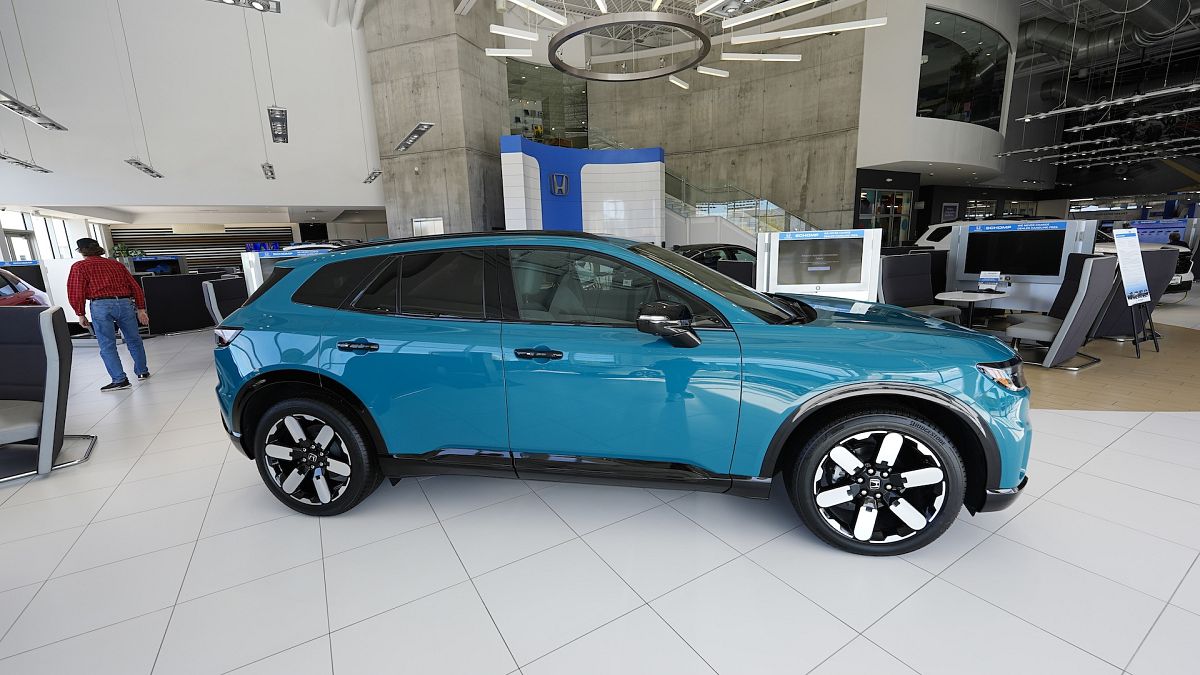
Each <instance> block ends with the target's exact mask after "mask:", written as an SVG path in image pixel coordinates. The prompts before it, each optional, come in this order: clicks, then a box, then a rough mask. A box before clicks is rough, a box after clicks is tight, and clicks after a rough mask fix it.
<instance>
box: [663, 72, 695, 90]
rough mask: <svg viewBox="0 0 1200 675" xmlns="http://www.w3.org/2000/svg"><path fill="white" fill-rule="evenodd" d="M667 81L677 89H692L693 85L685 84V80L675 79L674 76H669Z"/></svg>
mask: <svg viewBox="0 0 1200 675" xmlns="http://www.w3.org/2000/svg"><path fill="white" fill-rule="evenodd" d="M667 79H668V80H670V81H671V84H673V85H675V86H676V87H679V88H680V89H691V88H692V85H690V84H688V83H687V82H684V81H683V80H681V79H679V78H678V77H675V76H674V75H668V76H667Z"/></svg>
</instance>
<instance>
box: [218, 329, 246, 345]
mask: <svg viewBox="0 0 1200 675" xmlns="http://www.w3.org/2000/svg"><path fill="white" fill-rule="evenodd" d="M241 334H242V329H241V328H234V327H233V326H217V327H216V328H214V329H213V337H214V338H216V340H217V347H228V346H229V343H230V342H233V339H234V338H235V337H237V336H239V335H241Z"/></svg>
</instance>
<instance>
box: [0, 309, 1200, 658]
mask: <svg viewBox="0 0 1200 675" xmlns="http://www.w3.org/2000/svg"><path fill="white" fill-rule="evenodd" d="M146 345H147V350H148V351H149V352H150V359H151V364H152V368H153V369H154V370H155V377H154V378H153V379H151V380H149V381H147V382H139V383H137V384H136V385H135V386H134V388H133V389H131V390H128V391H123V392H116V393H112V394H103V395H102V394H99V393H98V392H96V391H95V389H96V388H97V387H99V386H100V385H101V384H103V383H104V382H105V381H106V376H105V374H104V370H103V367H102V366H101V365H100V363H99V359H98V357H97V355H96V354H95V353H94V351H91V352H89V351H87V350H86V348H80V353H79V354H78V355H77V358H76V367H75V371H74V372H73V374H72V387H73V389H72V392H73V393H72V395H71V398H70V406H71V407H70V408H69V411H70V422H69V424H70V425H74V426H73V427H72V429H73V430H76V431H80V432H88V431H89V429H90V432H91V433H96V434H99V435H100V436H101V439H100V442H99V443H98V445H97V448H96V450H95V452H94V455H93V458H92V460H91V461H90V462H88V463H86V464H83V465H80V466H77V467H73V468H71V469H67V470H64V471H62V472H56V473H55V474H53V475H52V476H50V477H48V478H43V479H38V480H33V481H25V482H21V483H16V484H5V485H0V675H10V674H13V675H15V674H20V675H26V674H37V673H64V672H87V673H89V674H91V673H96V674H100V675H103V674H105V673H113V674H119V675H139V674H141V675H149V674H150V673H156V674H159V675H163V674H166V675H173V674H175V673H213V674H216V673H225V672H236V673H240V674H242V675H271V674H279V673H289V674H299V675H332V674H333V673H340V674H343V675H344V674H347V673H349V674H357V673H374V672H395V671H397V670H398V669H399V670H401V671H402V672H412V673H422V674H423V675H424V674H437V675H440V674H443V673H446V674H462V675H490V674H494V675H511V674H512V673H523V674H524V675H563V674H570V675H601V674H606V673H620V674H621V675H629V674H637V673H647V674H649V673H653V674H654V675H685V674H686V675H691V674H696V673H707V674H712V673H718V674H720V675H732V674H738V673H764V672H789V673H791V672H795V673H808V672H811V673H820V674H823V675H840V674H843V673H858V672H862V671H863V670H865V669H876V668H879V667H883V668H886V669H888V670H889V671H890V672H901V673H903V672H918V673H930V674H935V673H954V674H956V675H957V674H959V673H989V672H996V673H1004V674H1005V675H1008V673H1011V672H1013V669H1014V663H1015V662H1014V661H1013V660H1012V659H1009V658H992V657H991V656H990V655H992V654H995V653H997V646H998V645H1002V646H1003V649H1004V653H1006V654H1011V655H1013V658H1014V659H1019V670H1020V672H1023V673H1026V672H1027V673H1039V672H1045V673H1064V672H1071V673H1122V672H1123V671H1124V672H1128V673H1133V674H1134V675H1150V674H1154V673H1161V672H1182V670H1180V669H1181V668H1183V669H1184V670H1186V665H1187V664H1190V663H1191V662H1192V661H1193V660H1194V659H1193V657H1192V655H1191V653H1192V648H1191V647H1192V642H1193V641H1194V636H1195V634H1196V632H1197V631H1200V564H1198V563H1197V557H1198V556H1200V500H1197V498H1196V496H1195V495H1194V494H1193V493H1192V492H1190V491H1189V488H1188V487H1187V486H1188V485H1190V484H1192V483H1194V482H1196V480H1200V440H1198V439H1200V413H1196V412H1192V413H1187V412H1182V413H1153V414H1151V413H1149V412H1116V413H1109V412H1094V411H1077V410H1038V411H1036V412H1035V413H1034V414H1033V419H1034V425H1035V428H1036V430H1037V432H1036V434H1035V439H1036V440H1035V444H1034V448H1033V454H1032V461H1031V463H1030V481H1031V486H1030V488H1029V490H1028V492H1027V494H1025V495H1023V496H1022V498H1021V500H1020V501H1019V502H1018V503H1017V504H1016V506H1015V507H1014V508H1012V509H1009V510H1008V511H1004V512H999V513H989V514H981V515H979V516H975V517H972V516H970V515H968V514H965V513H964V514H963V516H962V517H960V518H959V520H958V521H957V522H955V524H954V525H953V526H952V527H951V529H950V530H949V531H948V532H947V533H946V535H945V536H943V537H942V538H941V539H940V540H938V541H937V542H935V543H934V544H933V545H931V546H929V547H927V548H925V549H922V550H919V551H916V552H913V553H910V554H908V555H905V556H901V557H897V558H865V557H855V556H849V555H846V554H842V553H840V552H838V551H836V550H834V549H831V548H829V547H828V546H825V545H823V544H822V543H820V542H819V541H818V540H817V539H816V538H815V537H813V536H812V535H811V534H810V533H808V532H807V531H806V530H805V529H804V528H803V527H801V526H800V523H799V520H798V519H797V518H796V517H795V515H794V514H793V512H792V510H791V506H790V504H789V503H788V502H787V501H786V497H785V495H784V494H783V491H782V490H778V489H777V490H776V491H775V493H774V494H773V495H772V497H771V499H770V500H768V501H751V500H744V499H740V498H737V497H727V496H723V495H713V494H707V493H695V492H689V491H671V490H642V489H636V488H609V487H600V486H589V485H577V484H565V483H563V484H559V483H548V482H540V481H538V482H535V481H528V482H526V481H517V480H502V479H491V478H465V477H438V478H429V479H423V480H419V481H418V480H405V481H401V482H400V484H398V485H396V486H392V485H390V484H388V483H385V484H384V485H383V486H381V487H380V488H379V490H378V491H377V492H376V493H375V494H374V495H372V496H371V497H370V498H369V499H367V500H366V501H365V502H364V503H363V504H361V505H359V506H358V507H356V508H355V509H354V510H353V511H351V512H349V513H347V514H344V515H342V516H338V517H335V518H328V519H320V520H317V519H310V518H307V517H303V516H299V515H296V514H295V513H294V512H293V511H291V510H289V509H287V508H286V507H283V506H282V505H281V504H279V503H278V502H277V501H276V500H275V499H274V497H272V496H271V495H270V493H268V492H267V490H266V489H265V488H264V487H263V486H262V485H261V482H260V479H259V477H258V474H257V471H256V469H255V467H254V465H253V464H252V463H251V462H249V461H248V460H246V459H245V458H244V457H242V456H241V455H240V454H239V452H238V451H237V450H236V449H233V448H232V446H231V445H230V444H229V443H228V439H227V438H225V437H224V436H223V435H222V433H221V428H220V424H219V423H218V422H217V418H216V417H215V416H216V415H217V414H218V413H217V408H216V406H215V403H214V400H213V392H212V389H213V386H214V385H215V381H216V378H215V374H214V373H213V371H212V369H211V367H210V363H211V361H210V359H211V356H210V349H211V338H210V336H209V335H208V334H206V333H197V334H193V335H180V336H173V337H165V338H156V339H154V340H149V341H147V343H146ZM78 427H82V428H78ZM75 450H76V448H75V447H74V446H69V447H68V448H67V450H65V451H64V452H65V453H67V454H68V455H69V454H70V453H71V452H74V451H75ZM864 664H866V665H864Z"/></svg>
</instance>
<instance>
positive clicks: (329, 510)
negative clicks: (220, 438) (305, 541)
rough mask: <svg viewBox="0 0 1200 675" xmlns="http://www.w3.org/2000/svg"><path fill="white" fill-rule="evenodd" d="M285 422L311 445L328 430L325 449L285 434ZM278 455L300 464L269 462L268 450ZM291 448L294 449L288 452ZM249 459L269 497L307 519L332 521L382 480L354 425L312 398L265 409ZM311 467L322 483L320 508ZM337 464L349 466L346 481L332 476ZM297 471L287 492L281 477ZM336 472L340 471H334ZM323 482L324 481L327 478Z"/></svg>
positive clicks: (365, 496) (281, 403)
mask: <svg viewBox="0 0 1200 675" xmlns="http://www.w3.org/2000/svg"><path fill="white" fill-rule="evenodd" d="M287 418H291V419H292V420H293V422H294V423H298V424H299V425H300V427H301V429H302V430H303V432H304V434H303V435H304V436H305V437H306V438H307V440H308V441H309V442H310V443H315V442H316V441H318V440H319V435H320V431H321V429H322V428H323V427H325V426H328V427H330V428H331V429H332V431H333V433H334V437H333V439H332V440H330V441H329V442H328V443H327V444H326V445H325V447H324V448H322V447H320V446H313V445H309V446H307V447H305V446H304V443H303V442H302V441H301V442H297V441H295V439H294V436H293V435H292V434H291V433H290V431H288V430H287V425H288V423H287V422H286V420H287ZM269 444H270V445H274V446H277V447H276V448H274V449H272V451H271V452H274V453H275V455H279V454H280V452H279V450H278V448H279V447H285V448H290V449H291V450H293V452H294V453H295V456H298V457H300V458H301V459H300V460H299V461H296V460H285V459H280V458H278V457H277V456H276V457H273V456H272V455H271V454H270V453H269V452H268V448H267V446H268V445H269ZM292 446H295V447H292ZM254 457H255V460H254V461H255V464H257V465H258V473H259V475H260V476H261V477H262V479H263V483H265V484H266V486H267V489H269V490H270V491H271V494H273V495H275V497H276V498H277V499H278V500H279V501H281V502H283V503H284V504H286V505H287V506H288V507H290V508H291V509H293V510H295V511H298V512H299V513H303V514H305V515H309V516H334V515H337V514H339V513H344V512H346V511H349V510H350V509H352V508H354V507H355V506H356V505H358V503H359V502H361V501H362V500H364V499H366V498H367V497H368V496H369V495H370V494H371V493H372V492H374V491H375V488H377V487H379V484H380V483H381V482H382V481H383V475H382V474H381V473H380V471H379V467H378V465H377V464H376V463H375V458H374V456H373V454H372V451H371V447H370V445H369V444H368V443H367V441H366V437H365V435H364V434H363V432H362V430H361V429H360V428H359V426H358V424H356V423H355V422H354V420H352V419H351V418H350V417H348V416H347V415H346V414H345V413H343V412H342V411H341V410H339V409H338V408H337V407H335V406H334V405H331V404H330V403H327V402H325V401H321V400H317V399H311V398H296V399H288V400H285V401H280V402H279V403H276V404H275V405H273V406H271V407H270V408H268V409H267V411H266V412H265V413H263V416H262V418H261V419H259V422H258V428H257V429H256V430H255V433H254ZM310 462H313V463H315V465H316V468H320V472H321V475H322V481H323V482H324V483H325V485H326V486H327V487H326V491H327V492H326V495H327V496H329V497H330V500H329V501H328V502H327V503H321V501H320V500H321V494H320V492H321V491H320V490H318V489H317V486H316V482H317V478H316V475H317V471H316V468H312V469H308V468H307V467H309V466H310V464H309V463H310ZM333 462H342V463H344V464H346V465H348V466H349V476H348V479H343V477H341V476H340V475H339V474H336V473H334V469H333V468H332V467H340V466H341V465H340V464H333ZM296 470H299V471H301V472H302V475H303V477H302V478H300V479H299V484H298V486H297V487H296V488H294V489H293V490H292V492H291V493H289V492H287V491H286V490H285V489H284V488H283V484H284V483H286V477H287V476H290V474H291V472H292V471H296ZM339 470H340V469H339ZM326 477H327V478H326Z"/></svg>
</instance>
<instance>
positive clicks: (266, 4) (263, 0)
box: [250, 0, 271, 12]
mask: <svg viewBox="0 0 1200 675" xmlns="http://www.w3.org/2000/svg"><path fill="white" fill-rule="evenodd" d="M250 9H257V10H258V11H260V12H266V11H269V10H270V9H271V2H270V0H250Z"/></svg>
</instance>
